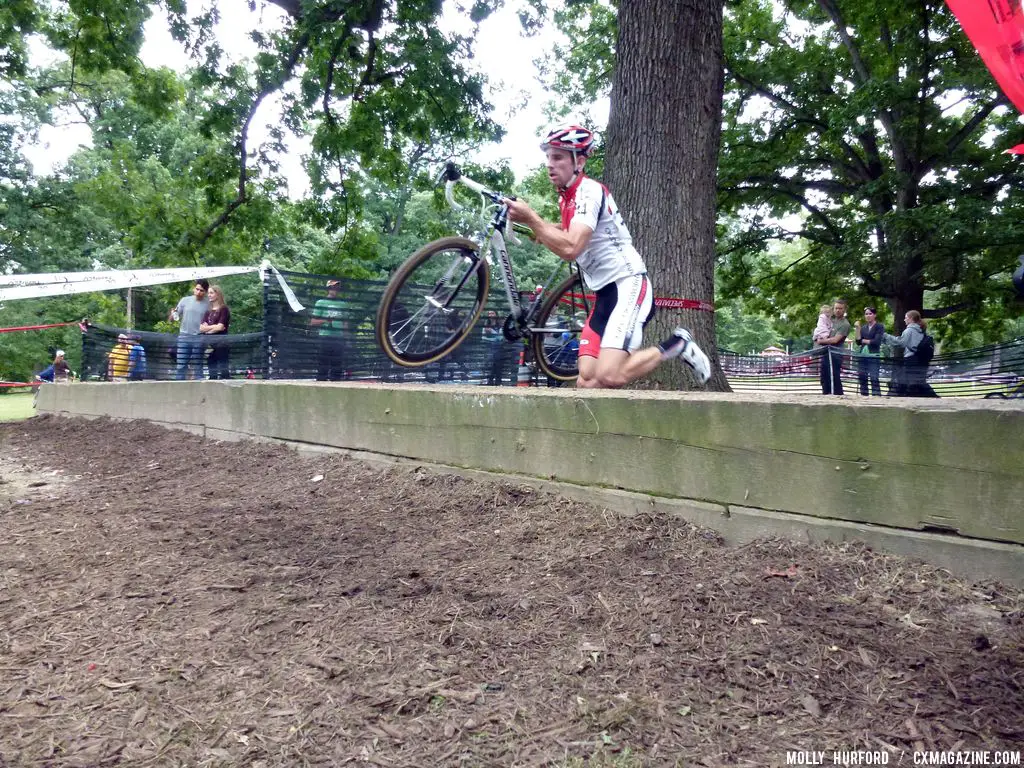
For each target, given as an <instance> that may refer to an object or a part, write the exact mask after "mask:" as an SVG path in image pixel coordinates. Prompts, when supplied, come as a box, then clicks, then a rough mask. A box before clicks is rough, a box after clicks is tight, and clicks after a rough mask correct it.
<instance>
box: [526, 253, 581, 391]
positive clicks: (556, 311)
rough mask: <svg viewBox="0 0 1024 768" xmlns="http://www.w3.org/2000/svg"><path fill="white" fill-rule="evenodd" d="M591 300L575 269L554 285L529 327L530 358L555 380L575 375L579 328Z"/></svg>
mask: <svg viewBox="0 0 1024 768" xmlns="http://www.w3.org/2000/svg"><path fill="white" fill-rule="evenodd" d="M593 308H594V303H593V301H592V300H591V298H590V297H589V296H588V295H587V291H586V287H585V286H584V285H583V281H582V280H581V279H580V276H579V274H578V273H574V274H571V275H569V277H568V278H566V279H565V280H563V281H562V283H561V284H560V285H559V286H558V287H557V288H555V290H554V292H553V293H552V294H551V295H550V296H549V297H548V298H547V300H546V301H545V302H544V304H543V306H541V308H540V312H539V313H538V315H537V322H536V325H535V326H533V327H531V328H530V343H531V344H532V346H533V359H534V360H536V361H537V365H538V366H539V367H540V369H541V371H542V372H543V373H544V374H545V375H547V376H550V377H551V378H552V379H555V380H556V381H572V380H573V379H575V378H576V377H577V376H578V375H579V372H580V370H579V351H580V332H581V331H582V330H583V326H584V325H586V323H587V318H588V317H590V311H591V310H592V309H593Z"/></svg>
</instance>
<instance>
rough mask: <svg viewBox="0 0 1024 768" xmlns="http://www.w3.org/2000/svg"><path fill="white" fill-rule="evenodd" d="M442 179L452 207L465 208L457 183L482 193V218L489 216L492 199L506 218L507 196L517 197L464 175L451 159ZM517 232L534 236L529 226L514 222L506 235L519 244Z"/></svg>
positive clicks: (455, 208)
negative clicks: (456, 186) (457, 190)
mask: <svg viewBox="0 0 1024 768" xmlns="http://www.w3.org/2000/svg"><path fill="white" fill-rule="evenodd" d="M441 179H444V181H445V184H444V199H445V200H447V201H448V205H450V206H451V207H452V209H454V210H456V211H459V210H462V208H463V206H462V205H461V204H460V203H459V202H458V201H457V200H456V199H455V185H456V184H461V185H462V186H464V187H467V188H469V189H471V190H473V191H474V192H476V193H477V194H478V195H480V197H481V198H482V202H483V207H482V209H481V218H486V217H487V211H488V202H487V201H490V203H491V205H492V206H496V207H497V208H498V210H499V214H500V215H499V217H498V218H499V219H502V220H504V218H505V213H506V212H507V210H508V206H506V205H505V199H506V197H507V198H508V199H509V200H515V199H516V198H515V196H514V195H507V196H506V195H503V194H501V193H500V192H494V191H492V190H489V189H487V188H486V187H485V186H484V185H483V184H481V183H480V182H478V181H473V179H471V178H469V177H468V176H464V175H463V174H462V171H461V170H460V169H459V167H458V166H457V165H456V164H455V163H453V162H451V161H449V162H447V163H445V165H444V168H442V169H441V173H440V174H439V175H438V181H440V180H441ZM516 232H522V233H523V234H525V235H526V236H527V237H531V238H532V237H533V232H532V230H531V229H530V228H529V227H526V226H523V225H521V224H516V223H514V222H513V223H512V226H510V227H509V228H508V229H507V230H506V235H507V237H508V241H509V242H510V243H513V244H515V245H519V244H520V243H521V242H522V241H520V240H519V238H517V237H516V234H515V233H516Z"/></svg>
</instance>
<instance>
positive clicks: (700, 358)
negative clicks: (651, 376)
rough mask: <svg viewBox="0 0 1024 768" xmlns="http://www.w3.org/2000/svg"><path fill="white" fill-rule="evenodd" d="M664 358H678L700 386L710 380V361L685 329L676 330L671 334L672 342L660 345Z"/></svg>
mask: <svg viewBox="0 0 1024 768" xmlns="http://www.w3.org/2000/svg"><path fill="white" fill-rule="evenodd" d="M661 349H662V352H663V353H664V355H665V357H678V358H679V359H680V360H682V361H683V362H684V363H686V364H687V365H688V366H690V368H691V369H692V370H693V373H694V375H695V376H696V377H697V381H699V382H700V383H701V385H704V384H707V383H708V380H709V379H710V378H711V361H710V360H708V356H707V355H705V354H704V350H702V349H701V348H700V347H699V346H697V342H695V341H694V340H693V337H692V336H690V332H689V331H688V330H686V329H685V328H676V329H675V330H674V331H673V332H672V340H671V341H669V342H668V343H666V344H662V345H661Z"/></svg>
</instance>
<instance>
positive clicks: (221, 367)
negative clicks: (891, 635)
mask: <svg viewBox="0 0 1024 768" xmlns="http://www.w3.org/2000/svg"><path fill="white" fill-rule="evenodd" d="M207 297H208V298H209V299H210V308H209V309H208V310H207V311H206V314H205V315H203V322H202V323H200V324H199V332H200V333H201V334H203V335H204V336H225V335H227V332H228V327H229V326H230V325H231V310H230V309H229V308H228V305H227V303H226V302H225V301H224V291H223V290H222V289H221V287H220V286H219V285H211V286H210V290H209V292H208V293H207ZM211 346H212V348H213V349H212V350H211V352H210V356H209V358H207V361H206V362H207V365H208V366H209V368H210V378H211V379H230V378H231V374H230V372H229V371H228V357H229V354H230V350H229V348H228V345H227V343H226V342H218V341H213V343H212V344H211Z"/></svg>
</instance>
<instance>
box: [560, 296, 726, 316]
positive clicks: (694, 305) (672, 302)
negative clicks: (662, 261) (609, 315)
mask: <svg viewBox="0 0 1024 768" xmlns="http://www.w3.org/2000/svg"><path fill="white" fill-rule="evenodd" d="M573 298H575V297H573ZM584 298H586V299H587V301H590V302H594V301H596V300H597V296H596V295H595V294H593V293H587V294H584ZM562 301H563V302H567V303H568V301H569V300H568V299H566V298H563V299H562ZM654 306H656V307H660V308H662V309H695V310H697V311H699V312H714V311H715V305H714V304H713V303H711V302H710V301H701V300H700V299H677V298H674V297H671V296H655V297H654Z"/></svg>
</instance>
